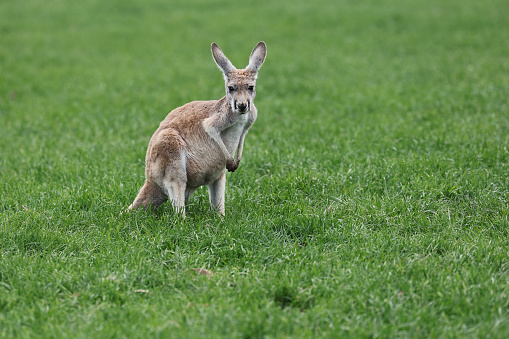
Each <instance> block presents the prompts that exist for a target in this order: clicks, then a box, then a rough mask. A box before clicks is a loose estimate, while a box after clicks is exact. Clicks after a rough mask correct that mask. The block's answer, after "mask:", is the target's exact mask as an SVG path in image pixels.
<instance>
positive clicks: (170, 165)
mask: <svg viewBox="0 0 509 339" xmlns="http://www.w3.org/2000/svg"><path fill="white" fill-rule="evenodd" d="M211 50H212V56H213V58H214V61H215V62H216V64H217V66H218V67H219V69H220V70H221V71H222V72H223V75H224V80H225V90H226V95H225V96H224V97H222V98H221V99H219V100H211V101H193V102H190V103H188V104H185V105H184V106H181V107H179V108H176V109H174V110H173V111H171V112H170V113H169V114H168V116H167V117H166V118H165V119H164V120H163V121H162V122H161V124H160V125H159V128H158V129H157V130H156V131H155V133H154V135H153V136H152V138H151V139H150V142H149V145H148V149H147V154H146V158H145V177H146V179H145V184H144V185H143V187H142V188H141V190H140V192H139V193H138V196H137V197H136V199H134V202H133V203H132V204H131V205H130V206H129V208H128V210H131V209H136V208H139V207H143V208H145V209H148V208H149V207H150V206H152V208H157V207H159V206H160V205H161V204H162V203H164V202H165V201H166V200H167V199H168V198H169V199H170V201H171V203H172V205H173V208H174V209H175V211H176V213H177V214H181V215H182V217H184V218H185V202H187V201H188V200H189V198H190V197H191V195H192V194H193V193H194V191H195V190H196V189H197V188H198V187H200V186H203V185H207V186H208V191H209V200H210V205H211V207H212V209H213V210H217V211H218V212H219V213H221V215H223V216H224V215H225V207H224V203H225V186H226V170H228V171H230V172H234V171H235V170H236V169H237V168H238V166H239V163H240V160H241V159H242V149H243V148H244V139H245V137H246V134H247V131H248V130H249V128H250V127H251V126H252V125H253V123H254V122H255V120H256V116H257V110H256V107H255V105H254V103H253V100H254V98H255V95H256V91H255V86H256V78H257V75H258V70H259V69H260V67H261V66H262V64H263V62H264V61H265V56H266V54H267V47H266V45H265V43H264V42H263V41H261V42H259V43H258V44H257V45H256V47H255V48H254V49H253V51H252V52H251V55H250V57H249V64H248V66H247V67H246V68H245V69H236V68H235V67H234V66H233V64H232V63H231V62H230V60H228V58H227V57H226V56H225V55H224V53H223V51H222V50H221V48H219V46H218V45H216V44H215V43H212V46H211ZM235 151H236V155H235ZM234 156H235V157H234Z"/></svg>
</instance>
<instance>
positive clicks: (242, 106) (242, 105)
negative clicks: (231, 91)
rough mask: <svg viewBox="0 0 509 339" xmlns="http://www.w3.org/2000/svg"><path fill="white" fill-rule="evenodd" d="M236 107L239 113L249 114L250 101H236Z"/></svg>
mask: <svg viewBox="0 0 509 339" xmlns="http://www.w3.org/2000/svg"><path fill="white" fill-rule="evenodd" d="M234 106H235V107H234V108H235V110H237V111H239V113H247V112H248V111H249V109H250V105H249V101H246V102H241V101H237V100H235V103H234Z"/></svg>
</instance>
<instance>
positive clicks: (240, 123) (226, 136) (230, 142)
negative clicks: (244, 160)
mask: <svg viewBox="0 0 509 339" xmlns="http://www.w3.org/2000/svg"><path fill="white" fill-rule="evenodd" d="M248 121H249V115H248V114H241V115H240V116H239V117H238V120H237V121H236V122H235V124H233V125H232V126H230V127H228V128H227V129H225V130H223V131H222V132H221V139H223V142H224V145H225V146H226V149H227V150H228V152H230V154H232V155H234V152H235V150H236V149H237V147H238V145H239V141H240V136H241V135H242V133H243V132H244V130H246V129H247V128H248V126H247V125H248Z"/></svg>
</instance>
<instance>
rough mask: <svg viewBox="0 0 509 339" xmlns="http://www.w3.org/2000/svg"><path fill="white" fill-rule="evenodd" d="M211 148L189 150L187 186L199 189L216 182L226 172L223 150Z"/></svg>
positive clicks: (212, 146) (187, 154) (213, 146)
mask: <svg viewBox="0 0 509 339" xmlns="http://www.w3.org/2000/svg"><path fill="white" fill-rule="evenodd" d="M207 146H209V147H200V149H195V150H192V149H190V150H187V152H186V172H187V185H188V186H189V187H194V188H196V187H199V186H203V185H208V184H210V183H212V182H214V181H216V180H217V179H218V178H219V177H220V176H221V174H222V173H223V172H224V171H225V161H226V159H225V158H224V156H223V154H222V152H221V150H220V149H219V147H218V146H215V145H213V144H209V145H207Z"/></svg>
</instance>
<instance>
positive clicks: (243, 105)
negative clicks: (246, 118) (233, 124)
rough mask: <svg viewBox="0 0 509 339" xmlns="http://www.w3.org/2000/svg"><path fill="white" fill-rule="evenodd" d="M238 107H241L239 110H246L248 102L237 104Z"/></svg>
mask: <svg viewBox="0 0 509 339" xmlns="http://www.w3.org/2000/svg"><path fill="white" fill-rule="evenodd" d="M237 108H238V109H239V111H241V112H244V111H245V110H246V108H247V104H244V103H240V104H237Z"/></svg>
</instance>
